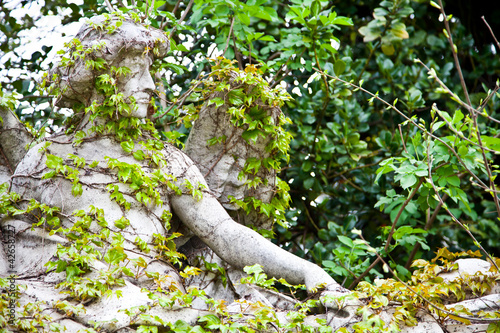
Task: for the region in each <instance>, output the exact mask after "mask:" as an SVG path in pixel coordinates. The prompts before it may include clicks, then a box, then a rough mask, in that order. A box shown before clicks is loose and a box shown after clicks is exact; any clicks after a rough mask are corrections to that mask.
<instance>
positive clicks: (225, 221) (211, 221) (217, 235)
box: [171, 195, 336, 290]
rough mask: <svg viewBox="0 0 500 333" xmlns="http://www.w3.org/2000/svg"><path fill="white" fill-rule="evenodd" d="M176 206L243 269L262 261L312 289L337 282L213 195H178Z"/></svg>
mask: <svg viewBox="0 0 500 333" xmlns="http://www.w3.org/2000/svg"><path fill="white" fill-rule="evenodd" d="M171 203H172V206H173V208H174V210H175V212H176V213H177V215H178V216H179V217H180V218H181V220H182V221H183V222H184V223H185V224H186V225H187V226H188V227H189V228H190V229H191V231H193V232H194V233H195V234H196V235H197V236H198V237H200V238H201V239H202V240H203V241H204V242H205V243H206V244H207V245H208V246H210V248H211V249H212V250H213V251H214V252H215V253H217V255H218V256H219V257H221V258H222V259H223V260H224V261H226V262H228V263H229V264H231V265H233V266H235V267H238V268H243V267H245V266H251V265H254V264H259V265H261V266H262V267H263V269H264V271H265V272H266V274H268V275H269V276H272V277H276V278H284V279H285V280H286V281H287V282H289V283H292V284H305V285H306V287H307V289H308V290H311V289H312V288H314V287H316V286H317V285H318V284H321V283H326V284H332V283H336V282H335V281H334V280H333V279H332V278H331V277H330V276H329V275H328V274H327V273H326V272H325V271H324V270H322V269H321V268H320V267H319V266H317V265H315V264H313V263H311V262H309V261H307V260H304V259H302V258H299V257H297V256H295V255H294V254H292V253H290V252H287V251H285V250H283V249H282V248H280V247H278V246H276V245H275V244H273V243H271V242H270V241H268V240H267V239H265V238H264V237H263V236H261V235H260V234H258V233H257V232H255V231H253V230H251V229H249V228H247V227H245V226H242V225H240V224H238V223H236V222H234V221H233V220H232V219H231V218H230V216H229V215H228V214H227V213H226V211H225V210H224V208H223V207H222V206H221V205H220V204H219V202H218V201H217V200H216V199H215V198H214V197H212V196H210V195H205V196H204V197H203V199H201V200H200V201H198V202H197V201H195V200H194V199H193V198H192V197H191V196H188V195H183V196H174V197H173V198H172V199H171Z"/></svg>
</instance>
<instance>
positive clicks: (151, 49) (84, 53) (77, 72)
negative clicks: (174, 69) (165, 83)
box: [50, 15, 169, 118]
mask: <svg viewBox="0 0 500 333" xmlns="http://www.w3.org/2000/svg"><path fill="white" fill-rule="evenodd" d="M168 49H169V41H168V37H167V36H166V35H165V34H164V33H163V32H162V31H160V30H158V29H154V28H146V27H144V26H143V25H141V24H139V23H136V22H135V21H133V20H131V19H128V18H120V17H117V16H111V15H106V16H104V15H100V16H96V17H94V18H92V19H90V20H88V21H87V22H86V23H85V24H84V25H83V26H82V28H81V29H80V30H79V32H78V34H77V35H76V37H75V39H73V41H72V42H71V49H70V50H69V54H68V53H67V54H66V55H65V57H63V58H62V60H61V61H60V62H59V63H58V64H57V66H56V67H55V68H54V69H52V70H51V72H50V74H57V75H58V80H59V81H58V82H59V86H60V88H61V96H60V98H59V99H58V100H57V102H56V104H57V105H58V106H61V107H70V108H72V107H74V106H75V105H76V104H83V105H84V106H88V105H90V104H91V103H92V101H93V100H96V99H97V100H99V99H102V98H103V96H102V92H98V90H97V89H96V82H97V79H98V77H99V76H100V75H102V74H109V73H110V71H111V68H113V67H115V68H121V67H127V68H128V69H129V70H130V72H129V73H127V74H126V75H118V76H116V81H115V82H113V83H114V84H116V88H117V91H118V92H121V93H123V97H124V99H125V101H126V102H129V103H131V102H132V101H135V106H134V107H133V108H131V114H130V115H131V116H134V117H138V118H144V117H145V116H146V115H147V110H148V107H149V103H150V100H151V94H152V93H153V91H154V90H155V84H154V81H153V78H152V77H151V75H150V73H149V68H150V66H151V64H152V62H153V60H154V59H155V58H162V57H164V56H165V55H166V53H167V52H168ZM68 55H69V57H68ZM131 104H132V105H134V103H131Z"/></svg>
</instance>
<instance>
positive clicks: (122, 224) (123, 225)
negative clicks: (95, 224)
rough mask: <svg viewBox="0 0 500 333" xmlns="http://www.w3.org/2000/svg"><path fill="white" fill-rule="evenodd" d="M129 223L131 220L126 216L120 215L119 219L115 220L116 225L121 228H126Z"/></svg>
mask: <svg viewBox="0 0 500 333" xmlns="http://www.w3.org/2000/svg"><path fill="white" fill-rule="evenodd" d="M129 225H130V221H129V220H128V219H127V218H126V217H124V216H122V217H120V218H119V219H118V220H116V221H115V227H117V228H119V229H125V228H126V227H128V226H129Z"/></svg>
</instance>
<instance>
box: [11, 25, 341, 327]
mask: <svg viewBox="0 0 500 333" xmlns="http://www.w3.org/2000/svg"><path fill="white" fill-rule="evenodd" d="M109 27H112V28H111V29H110V28H109ZM168 47H169V41H168V38H166V37H165V35H164V34H163V33H162V32H161V31H158V30H155V29H152V28H149V29H146V28H145V27H143V26H142V25H140V24H137V23H135V22H134V21H132V20H130V19H125V18H123V19H117V18H114V17H108V18H106V17H102V16H99V17H95V18H93V19H92V20H91V21H90V22H88V23H87V24H85V25H84V26H83V27H82V29H81V30H80V31H79V33H78V35H77V36H76V39H75V40H74V41H73V49H72V52H75V51H78V52H80V53H79V54H78V55H77V56H76V57H74V58H72V57H70V58H66V59H64V58H63V60H62V61H61V63H60V64H59V65H58V67H57V68H55V69H54V70H53V71H52V72H51V75H54V74H57V76H56V77H57V79H56V80H58V87H59V89H60V92H61V94H60V99H59V100H58V101H57V104H58V105H60V106H64V107H72V108H74V110H75V113H76V114H75V117H74V118H75V119H76V121H74V123H73V126H74V128H73V132H72V134H71V135H66V134H58V135H54V136H51V137H49V138H47V139H45V140H44V142H41V143H39V144H37V145H35V146H33V147H32V148H31V149H30V150H29V151H28V152H27V154H26V156H25V157H24V158H23V159H22V160H21V161H20V162H19V164H18V166H17V169H16V170H15V173H14V175H13V177H12V179H11V191H13V192H15V193H18V194H20V195H21V197H22V198H25V199H26V200H29V199H32V198H33V199H35V200H36V201H37V202H39V203H41V204H44V205H47V206H48V207H57V209H58V211H57V214H54V215H53V216H52V215H51V217H55V216H57V218H56V219H53V220H50V219H49V218H47V219H46V220H45V221H44V223H42V225H40V226H39V227H36V228H32V224H33V223H37V222H39V221H37V220H36V219H33V217H34V216H39V213H38V211H37V213H35V212H34V213H33V214H32V215H31V216H26V217H25V218H24V219H22V220H20V219H4V220H3V221H2V224H1V228H2V230H7V229H9V228H11V229H15V230H16V240H17V248H16V260H17V261H16V265H15V268H14V269H10V270H9V271H15V273H16V274H17V275H18V276H19V280H18V281H19V283H20V284H25V285H26V286H27V290H26V291H25V295H26V297H27V298H26V299H22V301H23V302H27V301H28V300H34V299H37V300H42V301H44V302H46V303H44V304H45V305H44V306H47V304H54V302H59V303H60V302H63V301H65V300H68V301H71V297H66V296H65V295H64V294H61V293H60V292H59V290H57V288H56V286H57V285H58V284H59V287H60V286H62V285H64V281H65V279H66V278H67V274H69V273H68V272H69V270H67V269H66V276H64V274H59V273H56V272H55V270H54V269H51V270H49V272H48V273H47V267H46V263H47V262H50V261H52V262H54V261H56V260H57V259H61V260H62V259H64V260H66V261H68V262H71V260H72V256H71V254H70V252H71V250H70V249H72V246H71V242H77V240H78V237H79V235H80V237H81V235H82V233H83V230H82V233H78V232H69V233H68V234H70V235H71V236H72V237H76V238H73V239H71V238H66V237H63V236H62V234H63V233H64V232H57V230H59V231H61V230H63V229H66V230H68V229H71V228H72V227H74V226H75V224H77V225H79V224H80V223H82V222H81V221H82V220H80V217H81V216H84V215H85V216H90V217H91V218H92V219H93V221H92V223H90V222H89V224H88V225H86V226H85V228H84V230H85V232H89V233H91V234H94V235H98V234H99V235H102V234H103V230H106V231H107V232H108V231H109V232H111V233H112V234H113V233H114V234H115V242H113V241H112V240H111V239H105V237H104V238H100V239H99V241H97V240H96V239H94V240H90V239H86V238H85V237H82V238H81V239H80V241H81V242H87V243H86V244H84V245H83V246H82V247H81V248H85V247H86V246H89V247H95V248H98V250H97V251H94V250H93V249H89V256H94V258H93V259H94V260H89V261H88V262H85V263H78V265H76V266H75V267H76V268H75V269H77V270H79V271H78V272H76V273H75V274H77V275H79V277H81V278H82V279H86V281H96V280H100V279H102V278H103V277H102V274H101V273H100V271H102V270H106V267H107V266H108V268H109V265H111V259H109V257H106V255H104V258H99V255H96V253H97V252H99V253H109V248H110V247H113V246H116V248H117V249H123V254H121V255H122V256H124V257H126V259H124V260H122V261H121V262H120V264H119V265H125V262H129V264H130V262H131V261H134V262H139V261H142V262H144V265H145V267H146V266H147V268H144V270H147V271H148V272H149V273H148V275H145V274H137V276H126V277H125V278H124V279H123V280H120V283H118V285H116V286H111V287H110V288H111V289H112V290H113V291H115V292H116V290H120V293H121V294H122V295H123V296H124V299H125V301H120V300H117V299H114V298H113V297H111V298H110V299H107V298H104V297H103V298H100V299H99V298H88V297H86V296H84V297H82V298H81V299H80V300H79V301H81V302H86V301H87V302H89V304H86V305H85V309H86V311H85V313H81V314H75V317H76V319H74V320H71V321H68V319H67V318H64V319H61V321H64V322H65V324H66V325H69V326H70V327H73V328H72V330H73V329H76V328H77V327H79V326H82V325H83V326H88V325H89V323H90V322H91V321H92V320H93V321H100V322H106V321H109V320H112V319H116V320H117V321H110V322H106V323H105V324H104V327H105V328H106V329H108V330H119V329H125V328H126V327H128V325H129V324H130V323H131V320H130V317H129V316H128V315H126V314H125V313H124V312H120V310H122V311H123V310H124V309H127V308H131V307H134V306H141V305H145V304H151V303H152V301H151V299H150V298H148V297H147V293H144V292H143V293H141V292H140V290H141V288H143V291H144V290H147V291H154V290H155V288H157V287H160V288H162V290H170V291H172V290H175V291H181V292H185V290H186V288H187V287H189V286H186V285H185V284H184V282H183V280H182V278H181V277H180V276H179V275H178V273H177V271H176V269H175V268H174V267H173V266H172V264H171V263H170V262H169V261H168V260H167V259H165V257H163V256H162V255H161V254H160V253H159V252H158V247H154V246H153V245H154V244H155V242H157V241H158V238H160V239H161V237H163V238H167V237H168V236H169V235H170V233H171V231H172V230H181V229H182V228H184V229H183V230H186V229H185V227H187V228H188V229H189V231H190V232H191V233H192V234H194V235H196V236H197V237H198V238H199V239H200V240H201V241H202V242H203V243H205V244H206V245H208V247H209V248H210V249H211V250H213V252H215V254H216V255H217V256H218V257H220V258H221V259H222V260H223V262H225V263H228V264H229V265H230V266H231V267H232V269H233V270H238V271H239V270H241V269H242V268H243V267H245V266H251V265H255V264H259V265H261V266H262V267H263V270H264V272H265V273H266V274H267V275H268V276H269V277H276V278H284V279H285V280H286V281H287V282H289V283H292V284H305V286H306V287H307V290H308V291H313V290H315V288H317V287H326V288H327V290H330V291H329V292H330V293H333V294H335V295H345V294H346V293H347V290H345V289H344V288H342V287H340V286H339V285H338V284H337V283H336V282H335V281H334V280H333V279H332V278H331V277H330V276H329V275H328V274H327V273H326V272H325V271H323V270H322V269H321V268H320V267H318V266H317V265H315V264H313V263H311V262H308V261H306V260H304V259H301V258H299V257H297V256H295V255H293V254H291V253H289V252H287V251H285V250H283V249H281V248H280V247H278V246H276V245H274V244H273V243H271V242H270V241H268V240H267V239H265V238H264V237H263V236H261V235H260V234H259V233H257V232H255V231H253V230H251V229H250V228H248V227H246V226H243V225H241V224H238V223H236V222H235V221H234V220H233V219H232V218H231V217H230V216H229V215H228V213H227V212H226V210H225V209H224V207H223V206H222V205H221V204H220V203H219V201H218V200H217V198H216V196H215V195H214V194H213V193H212V192H211V191H210V189H209V187H208V185H207V183H206V181H205V179H204V177H203V175H202V174H201V173H200V171H199V168H198V167H197V166H196V165H195V163H194V162H193V161H192V160H191V159H190V158H189V157H188V156H187V155H186V154H185V153H183V152H182V151H180V150H178V149H177V148H175V147H174V146H172V145H168V144H166V145H165V146H163V147H159V148H160V149H156V150H155V149H151V150H148V148H147V145H148V144H151V143H152V142H153V143H152V144H153V145H154V144H155V143H154V142H156V145H157V142H158V141H155V138H154V134H150V133H148V126H150V125H149V124H150V123H148V122H146V121H145V120H144V119H145V118H146V116H147V114H148V109H149V108H150V107H151V105H150V100H151V95H152V93H153V92H154V91H155V84H154V81H153V79H152V77H151V75H150V72H149V69H150V65H151V63H152V61H153V60H154V58H156V57H163V56H164V55H165V54H166V52H167V51H168ZM73 56H74V54H73ZM89 60H90V62H89ZM104 62H105V63H104ZM123 68H127V69H128V70H126V71H124V72H120V70H121V69H123ZM115 74H116V75H115ZM106 84H109V85H106ZM109 87H114V89H115V90H114V91H111V92H110V91H109ZM106 89H108V90H106ZM110 95H111V96H112V99H118V100H119V102H118V103H115V104H109V102H108V101H109V99H110V97H109V96H110ZM114 101H115V100H114ZM124 105H125V107H126V105H128V106H129V109H125V110H119V107H120V106H121V107H123V106H124ZM83 109H86V111H85V112H84V111H83ZM95 110H99V111H98V112H97V111H95ZM99 112H100V113H99ZM102 113H106V114H102ZM123 119H126V121H123ZM120 121H122V122H121V123H120ZM125 123H127V124H134V126H135V127H133V128H132V129H131V130H130V131H129V132H128V134H127V135H130V137H133V139H134V141H133V142H132V143H131V142H130V140H128V141H121V142H120V138H121V137H120V135H122V134H120V133H122V132H121V130H122V128H120V126H122V125H123V124H125ZM119 124H121V125H119ZM113 126H114V127H113ZM123 126H125V125H123ZM110 128H111V129H110ZM149 129H150V130H151V131H152V132H154V131H153V130H152V129H151V127H149ZM130 133H131V134H130ZM113 134H114V135H113ZM124 142H125V143H126V144H132V145H133V146H134V148H133V149H124V148H123V147H124ZM141 144H142V146H141V148H142V150H141V152H142V154H144V151H146V153H145V155H146V157H145V158H144V156H142V155H141V158H137V156H138V155H136V154H135V153H136V152H138V151H139V148H138V147H137V146H139V145H141ZM156 147H157V148H158V146H156ZM153 155H154V156H153ZM156 157H157V158H158V159H156V160H155V158H156ZM48 174H49V176H47V175H48ZM147 182H151V183H150V184H147V185H145V183H147ZM193 186H194V188H195V189H193ZM196 189H199V192H197V193H198V195H195V191H196ZM141 191H142V192H141ZM146 192H147V193H148V195H149V197H148V199H143V198H142V199H141V197H140V195H139V196H138V194H139V193H146ZM199 194H201V195H199ZM151 198H152V199H151ZM21 204H24V207H26V202H21ZM37 214H38V215H37ZM172 214H173V215H175V216H176V217H177V218H178V220H179V221H180V222H181V225H180V226H179V225H176V220H175V219H170V218H169V217H170V216H171V215H172ZM28 215H29V214H28ZM30 219H31V220H30ZM95 221H100V222H99V223H95ZM179 228H181V229H179ZM51 231H52V232H51ZM55 231H56V232H55ZM108 235H109V234H108ZM116 235H121V236H116ZM120 237H123V238H120ZM116 238H120V239H119V240H117V239H116ZM183 242H185V240H184V241H183ZM183 242H178V243H177V245H178V246H180V245H182V244H181V243H183ZM118 243H119V245H116V244H118ZM141 244H142V245H141ZM80 245H81V244H80ZM81 248H80V250H81ZM68 249H69V250H68ZM106 250H108V252H106ZM56 253H57V255H56ZM91 253H92V255H90V254H91ZM4 260H5V259H4ZM129 260H130V261H129ZM2 265H3V267H7V265H6V263H5V262H4V263H2ZM64 265H65V264H64ZM68 265H69V264H68ZM119 265H118V266H119ZM140 267H142V266H138V269H139V268H140ZM59 268H60V267H59ZM57 271H64V269H62V268H61V269H60V270H59V269H57ZM153 273H157V274H160V275H159V276H161V278H159V277H158V275H157V276H156V279H155V278H153V277H152V276H153V275H154V274H153ZM155 281H156V284H155ZM158 281H161V283H160V282H158ZM78 293H79V291H75V290H73V294H72V295H73V296H74V295H75V294H76V295H77V296H78V295H81V294H78ZM214 293H215V292H214ZM237 295H239V296H241V293H237ZM209 296H213V297H217V295H209ZM77 298H78V297H77ZM233 298H234V296H233ZM90 299H92V300H91V301H90ZM74 304H77V302H74ZM49 307H50V306H49ZM162 310H163V309H159V310H158V309H156V310H150V311H156V312H161V311H162ZM202 310H203V309H201V310H194V309H183V311H185V313H184V314H183V315H181V314H180V312H178V313H177V314H175V315H174V314H172V313H170V317H172V318H177V319H186V321H188V322H193V320H195V318H197V317H198V316H199V315H200V313H199V311H202ZM190 311H191V312H190ZM163 312H165V313H167V314H165V313H164V314H163V315H164V316H166V317H165V318H169V314H168V312H169V311H165V310H163ZM124 331H126V330H124Z"/></svg>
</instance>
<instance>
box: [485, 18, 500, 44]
mask: <svg viewBox="0 0 500 333" xmlns="http://www.w3.org/2000/svg"><path fill="white" fill-rule="evenodd" d="M481 18H482V19H483V21H484V24H486V26H487V27H488V29H489V30H490V33H491V36H492V37H493V39H494V40H495V43H496V44H497V49H498V51H500V43H498V40H497V38H496V37H495V34H494V33H493V30H491V27H490V25H489V24H488V22H486V19H485V18H484V16H481Z"/></svg>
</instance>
